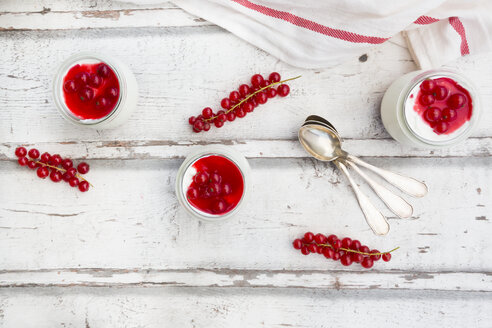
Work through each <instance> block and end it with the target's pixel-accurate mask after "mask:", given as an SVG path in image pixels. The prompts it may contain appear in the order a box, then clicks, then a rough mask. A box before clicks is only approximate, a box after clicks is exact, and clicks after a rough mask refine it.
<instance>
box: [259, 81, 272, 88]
mask: <svg viewBox="0 0 492 328" xmlns="http://www.w3.org/2000/svg"><path fill="white" fill-rule="evenodd" d="M269 85H270V82H268V81H267V80H263V82H261V84H260V88H262V89H263V88H266V87H268V86H269Z"/></svg>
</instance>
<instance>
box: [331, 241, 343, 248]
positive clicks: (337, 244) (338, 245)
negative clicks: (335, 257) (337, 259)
mask: <svg viewBox="0 0 492 328" xmlns="http://www.w3.org/2000/svg"><path fill="white" fill-rule="evenodd" d="M331 246H333V249H335V250H337V249H339V248H340V247H342V242H341V241H340V240H338V239H337V240H335V241H333V243H332V244H331Z"/></svg>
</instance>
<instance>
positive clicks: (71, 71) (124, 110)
mask: <svg viewBox="0 0 492 328" xmlns="http://www.w3.org/2000/svg"><path fill="white" fill-rule="evenodd" d="M53 98H54V102H55V104H56V107H57V108H58V111H59V112H60V113H61V114H62V116H63V117H64V118H65V119H67V120H68V121H70V122H72V123H74V124H76V125H79V126H87V127H92V128H97V129H104V128H112V127H115V126H118V125H120V124H122V123H123V122H125V121H126V120H127V119H128V117H129V116H130V114H131V113H132V112H133V111H134V109H135V107H136V105H137V98H138V87H137V81H136V79H135V76H134V75H133V73H132V72H131V71H130V69H129V68H128V66H126V65H125V64H124V63H122V62H120V61H119V60H117V59H115V58H112V57H109V56H106V55H102V54H96V53H90V52H84V53H79V54H76V55H73V56H71V57H70V58H68V59H67V60H66V61H65V62H63V64H62V65H61V66H60V67H59V69H58V70H57V73H56V76H55V80H54V83H53Z"/></svg>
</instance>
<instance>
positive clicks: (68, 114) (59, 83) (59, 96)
mask: <svg viewBox="0 0 492 328" xmlns="http://www.w3.org/2000/svg"><path fill="white" fill-rule="evenodd" d="M84 59H94V60H97V61H100V62H102V63H104V64H106V65H108V66H109V67H110V68H111V69H112V70H113V72H114V73H115V75H116V77H117V79H118V83H119V88H120V92H119V95H118V100H117V102H116V104H115V106H114V108H113V109H112V110H111V112H110V113H109V114H108V115H106V116H104V117H102V118H100V119H90V120H84V119H81V118H80V117H77V116H76V115H74V114H73V112H72V111H71V110H70V109H69V108H68V106H67V105H66V103H65V98H64V96H63V92H62V91H63V79H64V77H65V75H66V74H67V72H68V70H70V68H71V67H73V65H75V63H76V62H78V61H80V60H84ZM125 93H126V82H125V79H124V75H123V74H121V72H120V70H119V69H118V67H117V64H116V63H115V62H114V60H112V59H111V58H110V57H109V56H107V55H104V54H100V53H95V52H79V53H76V54H73V55H72V56H70V57H68V58H67V59H66V60H65V61H64V62H63V63H62V64H61V65H60V66H59V67H58V69H57V73H56V76H55V79H54V81H53V95H54V101H55V104H56V106H57V108H58V111H59V112H60V113H61V114H62V115H63V117H65V118H66V119H68V120H69V121H71V122H73V123H75V124H79V125H83V126H90V125H97V124H100V123H103V122H107V121H110V120H112V119H114V118H115V117H116V116H117V113H118V110H119V109H120V107H121V104H122V101H123V96H124V94H125Z"/></svg>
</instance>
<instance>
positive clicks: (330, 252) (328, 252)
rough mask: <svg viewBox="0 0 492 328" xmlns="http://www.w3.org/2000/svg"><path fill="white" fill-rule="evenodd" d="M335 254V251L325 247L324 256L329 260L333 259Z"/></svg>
mask: <svg viewBox="0 0 492 328" xmlns="http://www.w3.org/2000/svg"><path fill="white" fill-rule="evenodd" d="M333 254H335V252H334V251H333V249H331V248H330V247H323V255H324V256H325V257H326V258H327V259H331V258H333Z"/></svg>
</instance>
